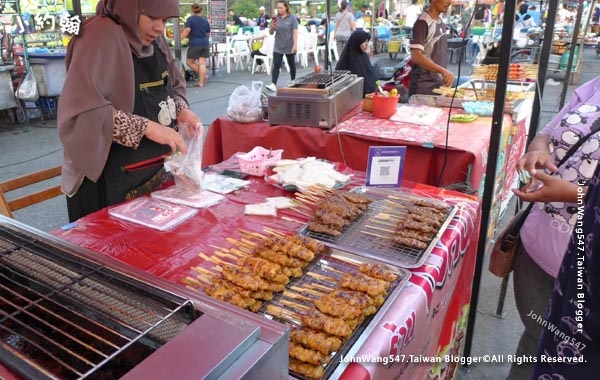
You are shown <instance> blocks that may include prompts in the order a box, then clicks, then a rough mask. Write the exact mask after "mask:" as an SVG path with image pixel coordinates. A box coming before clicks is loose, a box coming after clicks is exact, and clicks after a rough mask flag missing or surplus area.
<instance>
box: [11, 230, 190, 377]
mask: <svg viewBox="0 0 600 380" xmlns="http://www.w3.org/2000/svg"><path fill="white" fill-rule="evenodd" d="M154 290H155V289H151V287H150V286H148V285H143V286H142V285H141V284H140V283H137V282H136V281H135V280H133V279H131V278H128V277H126V276H124V275H121V274H119V273H117V272H114V271H112V270H110V269H107V268H106V267H104V266H101V265H99V264H96V263H92V262H89V261H86V260H83V259H80V258H78V257H76V256H72V255H68V254H66V253H65V252H63V251H62V250H60V249H58V248H56V247H53V246H51V245H48V244H46V243H44V242H42V241H38V240H37V239H35V238H33V237H31V236H27V235H24V234H21V233H19V232H16V231H13V230H10V229H8V228H5V227H2V226H0V313H1V314H2V317H1V318H0V361H1V362H2V363H5V364H6V365H8V366H10V367H11V368H12V369H13V370H15V371H16V372H17V373H19V374H20V375H22V376H23V377H25V378H36V379H57V378H60V379H79V378H90V379H116V378H119V377H121V376H122V375H124V374H125V373H127V372H128V371H129V370H131V369H132V368H133V367H135V366H136V365H137V364H138V363H140V362H141V361H143V360H144V359H145V358H146V357H148V356H149V355H150V354H152V353H153V352H155V351H156V350H157V349H158V348H159V347H161V346H162V345H164V344H165V343H166V342H167V341H169V340H170V339H171V338H173V337H175V335H177V334H178V333H180V332H181V331H182V330H183V329H184V328H185V327H186V326H187V325H188V324H189V323H191V321H193V320H195V319H196V318H198V317H199V316H200V314H201V313H200V312H198V311H196V310H195V309H194V308H193V305H192V304H191V301H189V300H186V299H184V298H180V297H178V296H174V295H172V294H170V293H169V294H163V293H161V292H158V291H154Z"/></svg>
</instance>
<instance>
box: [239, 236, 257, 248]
mask: <svg viewBox="0 0 600 380" xmlns="http://www.w3.org/2000/svg"><path fill="white" fill-rule="evenodd" d="M240 240H241V241H242V243H245V244H246V245H247V246H248V247H250V248H254V247H256V246H257V245H258V244H257V243H255V242H253V241H252V240H248V239H246V238H241V239H240Z"/></svg>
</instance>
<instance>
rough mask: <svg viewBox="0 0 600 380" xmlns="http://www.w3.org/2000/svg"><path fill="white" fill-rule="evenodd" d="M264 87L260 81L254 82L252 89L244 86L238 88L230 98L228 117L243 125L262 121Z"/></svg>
mask: <svg viewBox="0 0 600 380" xmlns="http://www.w3.org/2000/svg"><path fill="white" fill-rule="evenodd" d="M262 86H263V83H262V82H260V81H253V82H252V88H248V87H246V86H244V85H242V86H238V87H236V89H235V90H233V93H232V94H231V96H230V97H229V106H228V107H227V116H229V117H230V118H231V119H232V120H235V121H239V122H241V123H252V122H255V121H259V120H261V119H262V103H261V100H260V99H261V95H262Z"/></svg>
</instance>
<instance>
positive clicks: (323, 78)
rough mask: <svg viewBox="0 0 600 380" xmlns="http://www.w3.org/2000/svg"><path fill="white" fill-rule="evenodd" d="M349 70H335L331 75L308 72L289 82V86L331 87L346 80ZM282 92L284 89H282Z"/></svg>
mask: <svg viewBox="0 0 600 380" xmlns="http://www.w3.org/2000/svg"><path fill="white" fill-rule="evenodd" d="M349 75H350V71H347V70H335V71H334V72H333V73H332V74H331V75H330V74H326V73H310V74H307V75H305V76H303V77H302V78H300V79H297V80H295V81H293V82H292V83H290V85H289V86H288V87H289V88H319V89H331V88H334V87H335V86H336V85H339V84H340V83H342V82H344V81H347V80H348V78H349V77H350V76H349ZM282 90H283V91H284V92H285V91H286V89H282Z"/></svg>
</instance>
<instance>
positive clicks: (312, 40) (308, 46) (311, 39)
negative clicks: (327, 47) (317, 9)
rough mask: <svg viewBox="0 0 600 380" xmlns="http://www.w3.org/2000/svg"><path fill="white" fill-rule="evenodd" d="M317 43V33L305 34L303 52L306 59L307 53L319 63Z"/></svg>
mask: <svg viewBox="0 0 600 380" xmlns="http://www.w3.org/2000/svg"><path fill="white" fill-rule="evenodd" d="M313 26H314V25H313ZM318 45H319V36H318V35H317V33H308V34H307V35H306V39H305V40H304V53H305V56H306V59H307V61H308V55H309V54H312V55H313V57H314V58H315V64H316V65H318V64H319V52H318V51H317V47H318ZM306 65H308V62H306ZM305 67H306V66H305Z"/></svg>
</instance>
